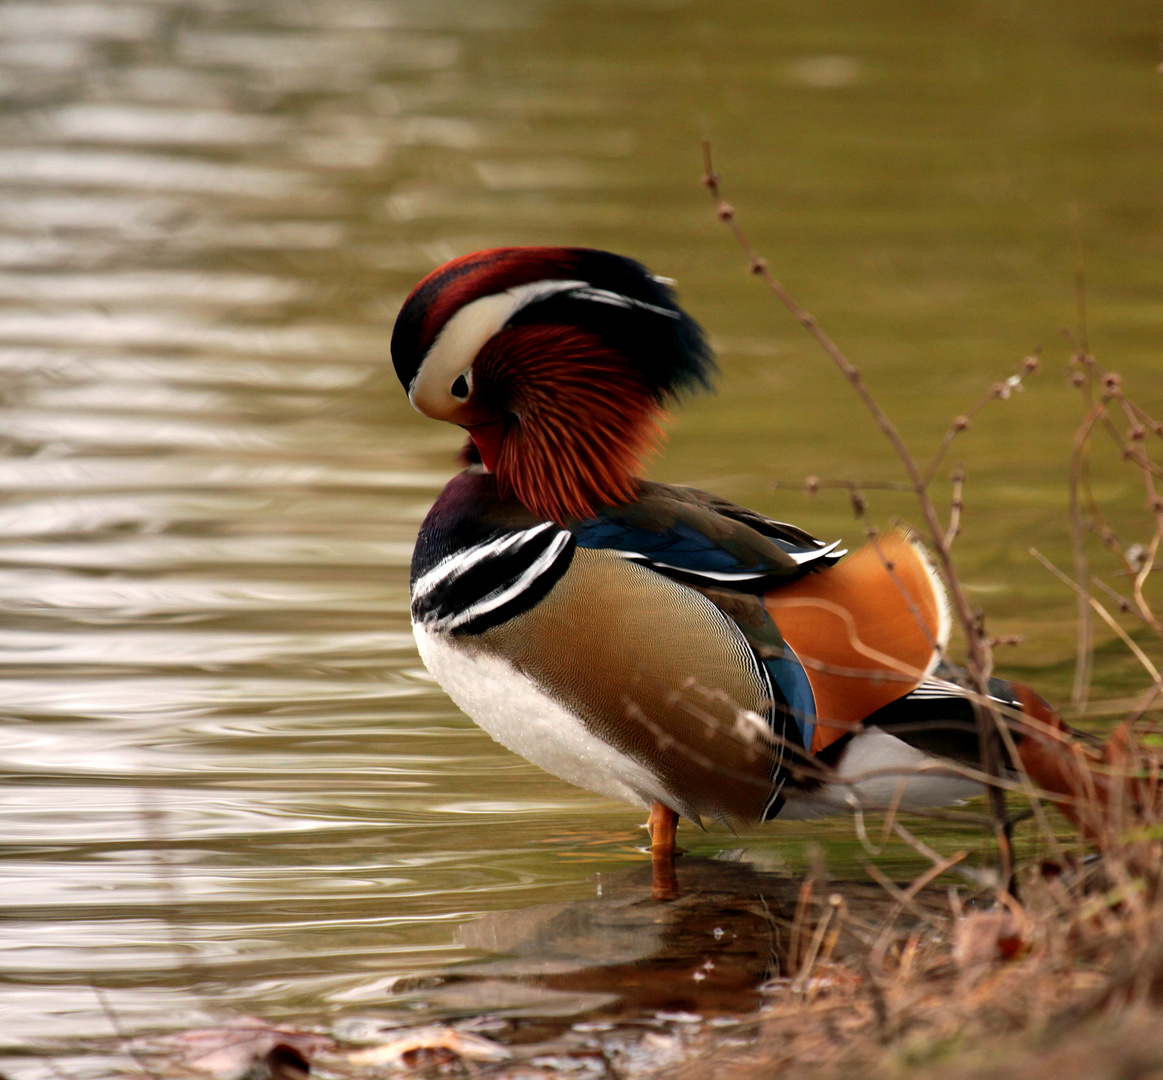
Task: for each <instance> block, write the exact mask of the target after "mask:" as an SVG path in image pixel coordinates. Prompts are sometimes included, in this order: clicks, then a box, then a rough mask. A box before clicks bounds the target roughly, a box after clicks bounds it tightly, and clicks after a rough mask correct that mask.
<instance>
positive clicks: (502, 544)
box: [412, 521, 575, 634]
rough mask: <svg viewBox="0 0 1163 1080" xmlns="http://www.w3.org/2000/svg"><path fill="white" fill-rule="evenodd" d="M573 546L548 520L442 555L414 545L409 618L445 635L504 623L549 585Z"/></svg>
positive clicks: (564, 566) (568, 559)
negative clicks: (410, 612)
mask: <svg viewBox="0 0 1163 1080" xmlns="http://www.w3.org/2000/svg"><path fill="white" fill-rule="evenodd" d="M574 548H575V542H574V538H573V536H572V535H571V534H570V533H569V532H567V531H566V530H565V529H562V528H560V527H558V526H557V525H554V524H553V523H552V522H549V521H546V522H542V523H541V524H539V525H535V526H533V527H532V528H528V529H520V530H514V531H508V532H500V533H496V534H494V535H492V536H490V537H488V538H487V539H485V540H482V541H479V542H478V543H475V544H471V545H469V546H466V547H462V548H458V549H456V550H453V551H451V552H446V553H442V554H437V553H435V552H431V553H430V552H426V551H425V550H424V548H423V547H422V546H421V545H419V544H418V545H417V550H416V557H415V558H414V560H413V565H412V621H413V622H415V623H419V624H421V625H423V626H425V627H427V628H429V629H431V630H435V631H439V632H442V633H448V634H479V633H481V632H483V631H484V630H487V629H488V628H489V627H491V626H497V625H499V624H500V623H503V622H506V621H507V620H509V619H511V618H513V617H514V616H516V615H519V614H521V612H523V611H527V610H528V609H529V608H531V607H532V606H533V605H534V604H536V603H537V602H538V601H539V600H541V599H542V598H543V597H544V596H545V594H546V593H548V592H549V590H550V589H551V588H553V586H554V585H555V584H556V583H557V582H558V581H559V580H560V578H561V576H562V575H563V574H564V573H565V571H566V570H567V569H568V568H569V564H570V562H571V561H572V559H573V552H574ZM426 556H428V557H426Z"/></svg>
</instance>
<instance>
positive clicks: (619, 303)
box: [570, 285, 682, 319]
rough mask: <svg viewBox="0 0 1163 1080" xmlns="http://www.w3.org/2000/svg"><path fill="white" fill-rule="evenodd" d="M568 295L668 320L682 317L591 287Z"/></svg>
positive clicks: (673, 311) (654, 306)
mask: <svg viewBox="0 0 1163 1080" xmlns="http://www.w3.org/2000/svg"><path fill="white" fill-rule="evenodd" d="M570 295H572V296H575V297H577V298H578V299H579V300H594V301H596V302H597V303H599V304H613V305H614V306H615V307H621V308H640V309H641V310H643V311H650V312H653V313H654V314H655V315H665V316H666V317H667V318H668V319H681V318H682V315H681V314H680V313H679V312H677V311H675V310H674V309H673V308H664V307H659V306H658V305H657V304H648V303H647V302H646V301H645V300H635V299H634V297H632V296H623V295H622V294H621V293H616V292H611V291H610V290H609V289H597V288H594V287H593V286H592V285H587V286H585V287H583V288H580V289H574V290H573V291H572V292H571V294H570Z"/></svg>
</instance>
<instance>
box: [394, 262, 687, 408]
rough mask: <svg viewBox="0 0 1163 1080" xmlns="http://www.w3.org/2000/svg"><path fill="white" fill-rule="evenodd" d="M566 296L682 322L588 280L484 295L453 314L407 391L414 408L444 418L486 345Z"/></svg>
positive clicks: (676, 314) (552, 281) (534, 283)
mask: <svg viewBox="0 0 1163 1080" xmlns="http://www.w3.org/2000/svg"><path fill="white" fill-rule="evenodd" d="M561 293H568V294H569V295H570V296H572V297H574V298H576V299H578V300H590V301H592V302H594V303H599V304H609V305H612V306H614V307H621V308H627V309H630V308H638V309H640V310H642V311H649V312H651V313H652V314H655V315H662V316H665V317H666V318H668V319H676V320H677V319H681V318H682V314H681V313H680V312H678V311H673V310H671V309H670V308H664V307H660V306H658V305H657V304H649V303H647V302H646V301H645V300H635V299H634V298H633V297H632V296H624V295H622V293H617V292H613V291H611V290H609V289H599V288H596V287H595V286H593V285H591V284H590V283H589V282H588V281H580V280H565V281H562V280H556V279H546V280H544V281H530V282H528V283H527V284H525V285H516V286H514V287H513V288H511V289H507V290H505V291H504V292H500V293H493V294H491V295H489V296H482V297H480V298H479V299H476V300H473V301H472V302H471V303H468V304H465V305H464V307H462V308H461V309H460V310H459V311H458V312H457V313H456V314H455V315H453V316H452V318H451V319H449V320H448V322H447V323H445V324H444V327H443V329H442V330H441V331H440V333H439V334H437V335H436V340H435V341H433V342H432V344H431V346H429V348H428V352H427V353H426V354H425V356H424V360H423V362H422V363H421V364H420V367H419V368H418V369H417V372H416V377H415V378H414V379H413V380H412V385H411V387H410V388H409V391H408V397H409V399H410V400H411V402H412V405H413V407H414V408H416V409H419V411H420V412H423V413H427V414H428V415H434V414H435V415H439V413H440V411H441V409H442V408H445V407H446V406H447V403H448V399H449V397H450V396H451V395H450V394H449V389H448V388H449V387H450V386H451V385H452V384H453V382H454V381H455V379H456V377H457V375H459V374H460V373H461V372H463V371H464V370H465V369H466V368H469V367H471V366H472V362H473V360H474V359H476V355H477V353H479V352H480V351H481V349H482V348H483V347H484V345H485V343H486V342H487V341H488V340H489V339H490V338H491V337H493V335H494V334H497V333H499V332H500V331H501V330H503V329H504V328H505V326H506V325H507V324H508V322H509V321H510V320H511V319H512V318H513V316H514V315H516V314H517V312H519V311H521V310H522V309H523V308H527V307H529V306H530V305H531V304H536V303H538V302H539V301H541V300H545V299H547V298H549V297H551V296H556V295H558V294H561ZM453 400H463V399H456V398H454V399H453Z"/></svg>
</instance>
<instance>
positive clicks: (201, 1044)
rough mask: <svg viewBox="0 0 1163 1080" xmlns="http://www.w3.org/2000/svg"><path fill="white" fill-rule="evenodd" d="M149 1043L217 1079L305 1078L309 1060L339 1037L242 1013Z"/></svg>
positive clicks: (152, 1047)
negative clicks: (173, 1053)
mask: <svg viewBox="0 0 1163 1080" xmlns="http://www.w3.org/2000/svg"><path fill="white" fill-rule="evenodd" d="M147 1046H148V1049H162V1050H166V1051H171V1052H172V1051H176V1052H177V1054H178V1055H179V1057H180V1058H181V1061H182V1063H183V1064H184V1065H185V1066H186V1067H187V1068H190V1069H193V1070H194V1071H195V1072H200V1073H204V1074H206V1075H207V1076H213V1077H216V1078H218V1080H244V1078H250V1080H267V1078H270V1080H301V1078H302V1077H305V1076H307V1075H308V1074H309V1073H310V1069H311V1066H310V1061H311V1058H312V1057H313V1056H315V1055H316V1054H320V1053H322V1052H323V1051H325V1050H331V1049H333V1048H334V1047H335V1041H334V1040H333V1039H329V1038H328V1037H327V1036H326V1035H318V1034H315V1033H314V1032H310V1031H299V1030H296V1029H294V1028H283V1027H275V1026H273V1025H271V1024H268V1023H267V1022H266V1021H265V1020H262V1019H260V1018H259V1017H257V1016H244V1017H242V1018H240V1019H238V1020H233V1021H231V1022H230V1023H227V1024H219V1025H218V1026H216V1027H208V1028H196V1029H194V1030H193V1031H183V1032H179V1033H178V1034H176V1035H167V1036H163V1037H162V1038H160V1039H150V1040H147Z"/></svg>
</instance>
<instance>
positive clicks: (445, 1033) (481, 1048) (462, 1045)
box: [347, 1026, 513, 1065]
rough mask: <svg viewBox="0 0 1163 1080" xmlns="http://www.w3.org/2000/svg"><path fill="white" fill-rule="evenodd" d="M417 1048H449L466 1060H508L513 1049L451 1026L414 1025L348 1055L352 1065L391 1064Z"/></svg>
mask: <svg viewBox="0 0 1163 1080" xmlns="http://www.w3.org/2000/svg"><path fill="white" fill-rule="evenodd" d="M417 1050H448V1051H451V1052H452V1053H453V1054H456V1055H457V1057H461V1058H465V1059H467V1060H469V1061H507V1060H508V1059H509V1058H511V1057H512V1056H513V1054H512V1052H511V1051H510V1050H509V1049H508V1048H507V1047H504V1046H502V1045H501V1044H500V1043H497V1042H493V1041H492V1039H485V1038H482V1037H481V1036H480V1035H472V1034H470V1033H469V1032H467V1031H457V1030H456V1029H455V1028H450V1027H436V1026H431V1027H422V1028H413V1029H412V1030H411V1031H409V1032H406V1033H405V1034H403V1035H401V1036H400V1037H399V1038H396V1039H393V1040H392V1041H391V1042H386V1043H382V1044H381V1045H379V1046H369V1047H367V1048H365V1049H363V1050H355V1051H353V1052H352V1053H350V1054H348V1055H347V1060H348V1061H349V1062H350V1063H351V1064H352V1065H390V1064H391V1063H392V1062H394V1061H397V1060H398V1059H400V1058H402V1057H403V1056H404V1055H405V1054H411V1053H414V1052H415V1051H417Z"/></svg>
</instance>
